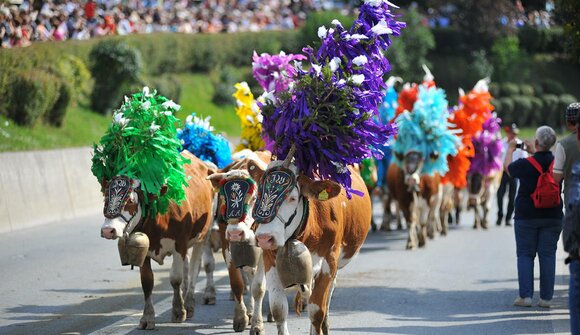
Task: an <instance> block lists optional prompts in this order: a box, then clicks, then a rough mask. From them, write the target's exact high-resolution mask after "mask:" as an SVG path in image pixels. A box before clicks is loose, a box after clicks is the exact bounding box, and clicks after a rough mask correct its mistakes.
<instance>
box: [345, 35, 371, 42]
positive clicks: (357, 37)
mask: <svg viewBox="0 0 580 335" xmlns="http://www.w3.org/2000/svg"><path fill="white" fill-rule="evenodd" d="M345 39H346V40H347V41H350V40H357V41H359V40H368V39H369V37H368V36H367V35H363V34H352V35H348V34H347V35H346V36H345Z"/></svg>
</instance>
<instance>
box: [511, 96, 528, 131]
mask: <svg viewBox="0 0 580 335" xmlns="http://www.w3.org/2000/svg"><path fill="white" fill-rule="evenodd" d="M512 99H513V101H514V113H513V117H514V121H515V122H516V123H518V124H521V125H524V124H526V125H527V124H530V118H531V114H532V101H531V100H530V97H528V96H524V95H516V96H514V97H513V98H512Z"/></svg>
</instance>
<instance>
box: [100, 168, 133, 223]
mask: <svg viewBox="0 0 580 335" xmlns="http://www.w3.org/2000/svg"><path fill="white" fill-rule="evenodd" d="M130 194H131V180H130V179H129V178H128V177H126V176H116V177H114V178H113V179H111V181H110V182H109V185H107V189H106V193H105V208H104V209H103V214H104V215H105V217H106V218H107V219H114V218H116V217H119V216H121V215H122V211H123V208H124V207H125V205H126V204H127V201H128V200H129V195H130Z"/></svg>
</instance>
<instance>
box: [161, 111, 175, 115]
mask: <svg viewBox="0 0 580 335" xmlns="http://www.w3.org/2000/svg"><path fill="white" fill-rule="evenodd" d="M163 115H165V116H171V115H173V112H172V111H165V112H163Z"/></svg>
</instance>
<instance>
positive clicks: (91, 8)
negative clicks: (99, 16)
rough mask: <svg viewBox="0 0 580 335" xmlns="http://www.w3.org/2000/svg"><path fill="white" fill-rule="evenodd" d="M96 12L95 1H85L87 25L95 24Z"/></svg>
mask: <svg viewBox="0 0 580 335" xmlns="http://www.w3.org/2000/svg"><path fill="white" fill-rule="evenodd" d="M96 11H97V4H96V3H95V1H94V0H89V1H87V3H86V4H85V18H86V19H87V22H89V23H95V22H96V18H95V13H96Z"/></svg>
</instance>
